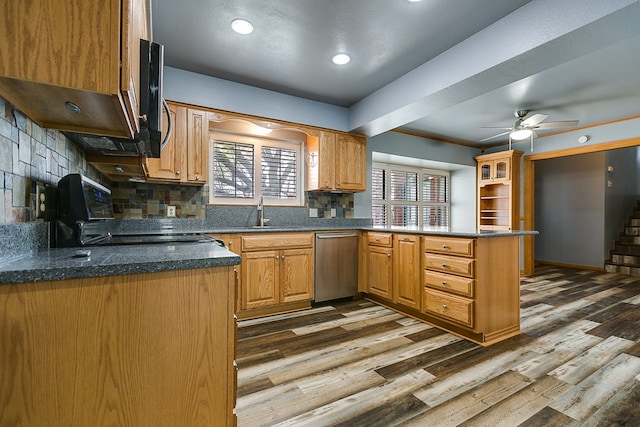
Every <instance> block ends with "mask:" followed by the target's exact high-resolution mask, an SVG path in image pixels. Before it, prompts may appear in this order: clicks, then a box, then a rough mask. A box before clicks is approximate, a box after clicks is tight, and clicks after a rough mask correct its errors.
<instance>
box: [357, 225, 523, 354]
mask: <svg viewBox="0 0 640 427" xmlns="http://www.w3.org/2000/svg"><path fill="white" fill-rule="evenodd" d="M364 237H365V238H364V242H363V250H364V251H365V253H366V256H365V257H364V258H365V260H366V264H365V265H366V266H365V269H366V273H365V274H364V276H363V277H364V278H365V281H366V285H365V286H364V292H365V293H367V294H368V295H369V297H370V298H371V299H372V300H374V301H377V302H380V303H382V304H385V305H388V306H389V307H391V308H394V309H396V310H398V311H401V312H404V313H406V314H409V315H411V316H414V317H416V318H419V319H422V320H424V321H426V322H428V323H430V324H433V325H434V326H437V327H439V328H441V329H444V330H447V331H449V332H452V333H454V334H457V335H459V336H462V337H464V338H466V339H468V340H470V341H473V342H476V343H478V344H481V345H490V344H492V343H495V342H498V341H500V340H503V339H506V338H508V337H511V336H513V335H517V334H519V333H520V268H519V265H520V256H519V237H518V236H499V237H487V238H484V237H473V238H466V237H449V236H446V235H422V236H419V235H414V234H409V233H407V234H405V233H386V232H367V233H365V235H364Z"/></svg>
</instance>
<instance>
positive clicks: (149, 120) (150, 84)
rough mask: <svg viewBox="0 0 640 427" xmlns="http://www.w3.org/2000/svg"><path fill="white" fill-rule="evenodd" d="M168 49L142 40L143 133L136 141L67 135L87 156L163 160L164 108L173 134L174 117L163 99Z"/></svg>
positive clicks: (141, 129) (140, 107) (140, 121)
mask: <svg viewBox="0 0 640 427" xmlns="http://www.w3.org/2000/svg"><path fill="white" fill-rule="evenodd" d="M163 67H164V47H163V46H162V45H160V44H158V43H153V42H150V41H148V40H143V39H140V88H141V89H140V106H139V109H140V120H139V123H140V132H138V133H137V134H136V135H135V138H134V139H125V138H116V137H111V136H102V135H91V134H86V133H75V132H64V134H65V135H66V136H67V137H68V138H69V139H70V140H72V141H73V142H75V143H76V144H77V145H78V146H79V147H80V148H81V149H82V150H83V151H84V152H85V153H88V154H98V155H107V156H109V155H110V156H140V155H144V156H146V157H150V158H159V157H160V151H161V149H162V147H163V146H164V141H163V140H162V109H163V107H164V108H166V109H167V117H168V120H169V123H168V124H169V126H168V129H169V131H168V132H167V135H166V136H165V140H166V139H168V137H169V133H170V129H171V123H170V121H171V116H170V115H169V111H168V107H167V105H166V103H165V102H164V99H163V98H162V86H163V81H162V80H163V79H162V71H163Z"/></svg>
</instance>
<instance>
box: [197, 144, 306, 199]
mask: <svg viewBox="0 0 640 427" xmlns="http://www.w3.org/2000/svg"><path fill="white" fill-rule="evenodd" d="M210 159H211V161H210V165H211V168H210V178H209V182H210V189H209V199H210V201H211V203H228V204H257V203H258V198H259V197H260V195H262V196H263V198H264V202H265V204H270V205H302V179H301V176H302V170H301V164H302V162H301V159H302V143H301V142H299V141H283V140H271V139H268V138H261V137H253V136H243V135H236V134H225V133H222V132H215V133H214V134H213V143H212V144H211V152H210Z"/></svg>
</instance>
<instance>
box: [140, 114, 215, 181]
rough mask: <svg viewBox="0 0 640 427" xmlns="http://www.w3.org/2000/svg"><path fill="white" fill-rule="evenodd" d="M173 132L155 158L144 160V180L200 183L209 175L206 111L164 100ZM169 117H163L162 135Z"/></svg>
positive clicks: (164, 133) (165, 130)
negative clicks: (167, 107)
mask: <svg viewBox="0 0 640 427" xmlns="http://www.w3.org/2000/svg"><path fill="white" fill-rule="evenodd" d="M167 105H168V106H169V112H170V114H171V122H172V131H171V135H170V137H169V139H168V140H167V143H166V145H165V146H164V148H163V149H162V151H161V152H160V158H158V159H150V158H146V159H145V164H146V173H147V181H149V182H180V183H183V184H195V185H203V184H205V183H206V182H207V175H208V148H209V145H208V144H209V120H208V112H207V111H205V110H200V109H195V108H188V107H186V106H183V105H180V104H175V103H171V102H167ZM167 122H168V120H163V135H166V132H167Z"/></svg>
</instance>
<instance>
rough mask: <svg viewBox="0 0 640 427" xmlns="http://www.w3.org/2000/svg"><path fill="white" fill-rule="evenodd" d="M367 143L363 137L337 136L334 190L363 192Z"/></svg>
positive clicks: (364, 187)
mask: <svg viewBox="0 0 640 427" xmlns="http://www.w3.org/2000/svg"><path fill="white" fill-rule="evenodd" d="M366 155H367V143H366V139H365V138H364V137H359V136H355V135H349V134H338V139H337V145H336V188H337V189H339V190H349V191H364V190H365V189H366V177H365V169H366Z"/></svg>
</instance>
